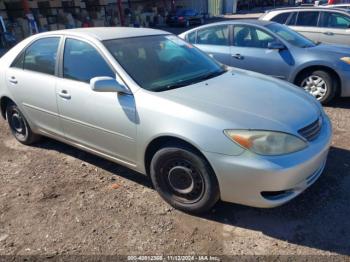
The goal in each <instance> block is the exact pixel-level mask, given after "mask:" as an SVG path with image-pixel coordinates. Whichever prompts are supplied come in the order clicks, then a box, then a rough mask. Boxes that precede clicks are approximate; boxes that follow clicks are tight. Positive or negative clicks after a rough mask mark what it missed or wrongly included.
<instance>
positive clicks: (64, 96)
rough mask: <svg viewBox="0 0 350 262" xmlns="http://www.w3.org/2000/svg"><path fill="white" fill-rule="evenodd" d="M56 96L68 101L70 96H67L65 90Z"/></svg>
mask: <svg viewBox="0 0 350 262" xmlns="http://www.w3.org/2000/svg"><path fill="white" fill-rule="evenodd" d="M58 95H59V96H60V97H62V98H64V99H70V98H71V95H70V94H68V91H67V90H62V91H61V92H60V93H58Z"/></svg>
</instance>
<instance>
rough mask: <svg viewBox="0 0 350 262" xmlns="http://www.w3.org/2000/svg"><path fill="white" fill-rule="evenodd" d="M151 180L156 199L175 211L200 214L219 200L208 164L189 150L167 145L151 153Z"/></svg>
mask: <svg viewBox="0 0 350 262" xmlns="http://www.w3.org/2000/svg"><path fill="white" fill-rule="evenodd" d="M150 171H151V172H150V173H151V179H152V183H153V186H154V188H155V189H156V190H157V191H158V193H159V194H160V196H161V197H162V198H163V199H164V200H165V201H166V202H167V203H169V204H170V205H171V206H173V207H174V208H176V209H179V210H182V211H185V212H188V213H192V214H200V213H205V212H207V211H209V210H210V209H211V208H212V207H213V206H214V205H215V204H216V202H217V201H218V200H219V197H220V193H219V185H218V182H217V179H216V176H215V174H214V171H213V170H212V168H211V167H210V165H209V163H208V162H207V161H206V160H205V159H203V158H202V157H201V156H199V155H198V154H197V153H195V152H194V151H193V150H192V149H191V148H189V147H187V146H182V145H169V146H167V147H165V148H162V149H160V150H159V151H158V152H156V153H155V155H154V156H153V159H152V161H151V168H150Z"/></svg>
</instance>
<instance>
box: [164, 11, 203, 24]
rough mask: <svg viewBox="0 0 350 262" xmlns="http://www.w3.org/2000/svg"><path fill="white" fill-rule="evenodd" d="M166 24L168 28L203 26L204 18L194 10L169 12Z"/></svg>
mask: <svg viewBox="0 0 350 262" xmlns="http://www.w3.org/2000/svg"><path fill="white" fill-rule="evenodd" d="M166 23H167V25H169V26H184V27H190V26H191V25H202V24H204V16H203V15H201V14H199V13H198V12H197V11H196V10H194V9H178V10H177V11H175V12H171V13H170V14H169V15H168V16H167V18H166Z"/></svg>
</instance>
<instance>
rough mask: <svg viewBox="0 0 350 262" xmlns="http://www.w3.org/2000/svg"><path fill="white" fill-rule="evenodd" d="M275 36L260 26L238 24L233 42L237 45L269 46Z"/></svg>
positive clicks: (234, 31)
mask: <svg viewBox="0 0 350 262" xmlns="http://www.w3.org/2000/svg"><path fill="white" fill-rule="evenodd" d="M273 41H275V38H274V37H273V36H271V35H270V34H268V33H266V32H265V31H263V30H260V29H259V28H256V27H253V26H245V25H237V26H235V27H234V30H233V43H234V46H237V47H252V48H267V47H268V45H269V43H270V42H273Z"/></svg>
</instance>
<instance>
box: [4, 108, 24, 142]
mask: <svg viewBox="0 0 350 262" xmlns="http://www.w3.org/2000/svg"><path fill="white" fill-rule="evenodd" d="M7 117H8V118H9V124H10V127H11V130H12V132H13V133H14V135H15V136H16V137H17V138H18V139H19V140H24V139H25V138H26V137H27V133H28V131H27V125H26V123H25V121H24V119H23V118H22V115H21V113H20V112H19V111H18V110H16V109H12V110H11V111H10V114H9V115H8V116H7Z"/></svg>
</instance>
